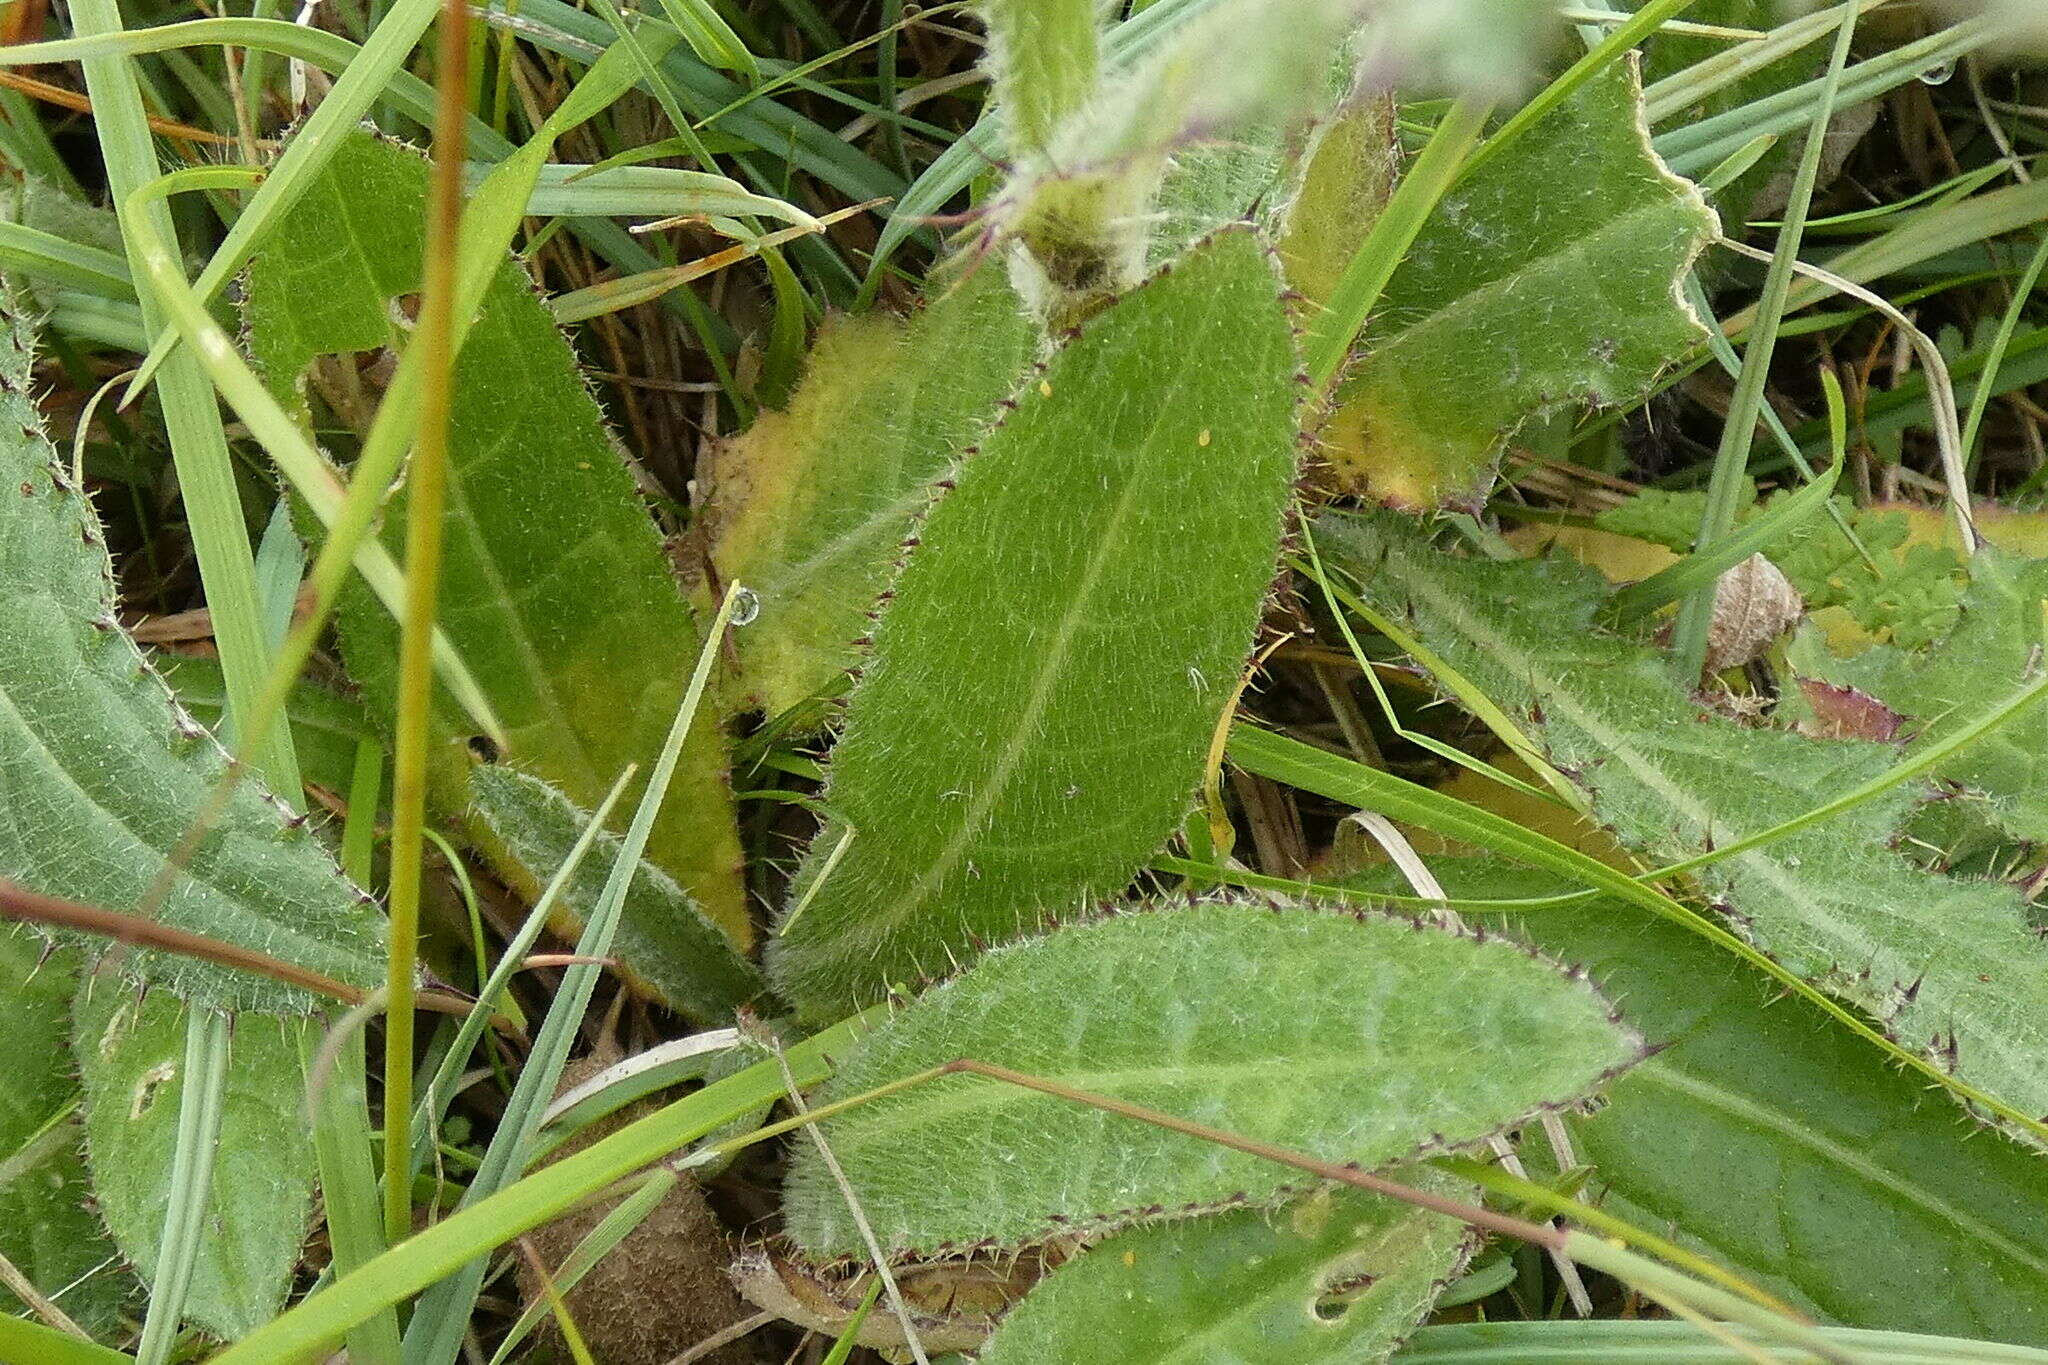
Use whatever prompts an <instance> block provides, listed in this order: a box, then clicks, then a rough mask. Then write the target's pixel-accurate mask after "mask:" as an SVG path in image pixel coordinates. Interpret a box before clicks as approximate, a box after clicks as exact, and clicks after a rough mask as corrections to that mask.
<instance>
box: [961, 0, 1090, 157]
mask: <svg viewBox="0 0 2048 1365" xmlns="http://www.w3.org/2000/svg"><path fill="white" fill-rule="evenodd" d="M978 8H979V9H980V10H981V13H982V17H983V19H984V20H985V21H986V22H987V24H988V37H989V45H988V68H989V75H990V77H991V78H992V79H993V80H994V81H995V87H996V103H997V107H998V109H999V110H1000V112H1001V114H1002V119H1003V129H1004V132H1005V134H1006V136H1007V138H1008V140H1009V144H1010V147H1011V148H1012V149H1013V150H1014V151H1015V152H1017V153H1025V152H1037V151H1042V150H1044V148H1045V145H1046V143H1047V142H1048V141H1049V140H1050V139H1051V137H1052V134H1053V131H1054V130H1055V129H1056V128H1058V127H1059V126H1060V124H1061V123H1062V122H1063V121H1064V120H1066V119H1067V118H1068V117H1069V116H1071V115H1072V114H1073V113H1074V111H1075V110H1077V109H1079V108H1080V107H1081V106H1082V105H1083V104H1086V103H1087V102H1088V98H1089V96H1091V95H1093V94H1094V93H1095V79H1096V71H1097V67H1098V65H1099V63H1100V47H1101V25H1102V17H1103V16H1102V10H1103V8H1104V7H1103V5H1102V3H1101V0H981V4H980V5H979V6H978Z"/></svg>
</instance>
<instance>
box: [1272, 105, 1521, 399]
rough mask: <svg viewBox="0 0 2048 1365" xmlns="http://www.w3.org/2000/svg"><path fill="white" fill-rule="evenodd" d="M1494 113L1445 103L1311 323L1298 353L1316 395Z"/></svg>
mask: <svg viewBox="0 0 2048 1365" xmlns="http://www.w3.org/2000/svg"><path fill="white" fill-rule="evenodd" d="M1492 109H1493V106H1492V105H1491V104H1490V103H1487V102H1485V101H1480V100H1469V99H1467V100H1459V101H1458V102H1457V103H1456V104H1454V105H1452V106H1451V108H1450V112H1449V113H1447V114H1445V115H1444V119H1443V122H1442V123H1439V124H1438V125H1437V128H1436V133H1435V135H1434V136H1432V137H1431V138H1430V140H1429V145H1428V146H1426V147H1424V148H1423V149H1422V155H1421V156H1419V157H1417V158H1416V160H1415V164H1414V165H1413V166H1412V167H1410V168H1409V170H1408V173H1407V174H1406V175H1405V176H1403V177H1402V178H1401V186H1400V188H1399V189H1397V190H1395V191H1394V197H1393V198H1392V199H1390V200H1388V201H1387V207H1386V209H1385V211H1384V212H1382V213H1381V214H1380V216H1379V221H1378V222H1376V223H1374V224H1373V227H1372V231H1371V232H1370V233H1368V234H1366V238H1365V240H1364V241H1363V242H1361V243H1360V244H1359V247H1358V250H1357V252H1356V253H1355V254H1353V256H1352V257H1351V263H1350V264H1349V265H1347V266H1346V267H1345V268H1344V276H1343V278H1342V279H1340V280H1338V282H1337V288H1336V289H1335V290H1334V291H1333V292H1332V293H1331V296H1330V301H1329V303H1328V305H1327V306H1326V307H1324V308H1323V310H1322V311H1321V312H1319V313H1317V314H1315V316H1314V317H1312V318H1310V319H1309V324H1308V337H1307V339H1306V342H1305V347H1304V349H1305V353H1306V355H1307V359H1308V376H1309V382H1310V384H1311V385H1312V386H1313V388H1314V390H1315V392H1317V393H1323V392H1326V391H1327V390H1328V389H1329V387H1330V385H1331V384H1332V383H1333V382H1335V380H1336V378H1337V375H1338V373H1339V372H1340V371H1341V370H1342V369H1343V368H1344V362H1345V360H1346V358H1348V357H1349V356H1350V354H1351V345H1352V343H1353V342H1354V341H1356V340H1357V339H1358V334H1359V333H1360V332H1362V331H1363V330H1365V324H1366V321H1367V319H1368V318H1369V317H1370V316H1371V315H1372V310H1373V309H1374V308H1375V307H1376V306H1378V304H1379V301H1380V294H1381V293H1382V292H1383V291H1385V289H1386V287H1387V281H1388V280H1390V279H1392V278H1393V277H1394V271H1395V270H1396V269H1398V268H1399V267H1400V264H1401V258H1402V257H1404V256H1406V255H1407V254H1408V248H1409V247H1411V246H1413V245H1414V244H1415V238H1416V236H1417V235H1418V234H1419V233H1420V232H1421V231H1422V225H1423V224H1424V223H1426V222H1428V221H1429V216H1430V215H1431V214H1432V213H1434V212H1436V206H1437V204H1438V203H1439V202H1440V201H1441V200H1442V199H1443V197H1444V194H1445V193H1446V192H1447V191H1448V190H1449V189H1450V187H1451V186H1452V184H1453V183H1455V182H1456V181H1457V179H1458V173H1459V169H1460V168H1461V167H1462V166H1463V165H1464V164H1465V158H1466V157H1467V156H1469V155H1470V154H1471V152H1472V149H1473V147H1474V146H1475V145H1477V143H1478V141H1479V135H1480V133H1481V132H1482V131H1483V130H1484V129H1485V127H1486V118H1487V115H1488V114H1489V113H1491V112H1492Z"/></svg>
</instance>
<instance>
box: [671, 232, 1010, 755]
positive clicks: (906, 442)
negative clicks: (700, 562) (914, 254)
mask: <svg viewBox="0 0 2048 1365" xmlns="http://www.w3.org/2000/svg"><path fill="white" fill-rule="evenodd" d="M1035 335H1036V328H1034V327H1033V326H1032V325H1031V324H1030V322H1029V321H1028V320H1027V319H1026V318H1025V316H1024V312H1023V309H1022V306H1021V305H1020V304H1019V303H1018V301H1017V297H1016V294H1015V293H1014V292H1013V291H1012V290H1011V289H1010V286H1009V283H1008V281H1007V280H1006V279H1005V278H1004V277H1003V271H1002V268H1001V266H1000V265H999V264H998V263H997V262H995V261H992V260H989V261H983V262H981V263H980V265H979V266H978V267H974V268H972V273H970V274H968V275H967V276H966V278H964V279H962V280H961V281H960V282H959V283H958V284H956V285H954V286H953V287H952V288H950V289H945V290H943V291H942V292H940V293H939V294H938V296H937V297H936V298H934V299H932V301H931V302H930V303H928V304H927V305H926V306H925V308H924V310H923V311H922V312H921V313H919V314H918V315H917V316H916V317H915V318H913V319H911V321H910V322H909V323H908V324H907V325H904V324H899V323H898V322H896V321H895V320H894V319H892V318H889V317H887V316H883V315H875V314H870V315H867V316H859V317H840V318H835V319H833V320H832V321H830V322H828V323H827V324H826V325H825V328H824V330H823V331H822V332H821V333H820V334H819V336H818V339H817V341H816V342H815V343H814V344H813V346H812V348H811V356H810V361H809V364H808V368H807V370H806V372H805V376H804V382H803V384H802V385H801V387H799V388H798V389H797V391H796V394H795V397H794V399H793V400H792V402H791V403H790V405H789V408H788V409H787V410H786V411H783V412H777V413H764V414H762V416H761V417H760V418H759V419H757V420H756V421H755V423H754V425H753V426H752V427H750V428H748V429H747V431H746V432H745V434H743V435H741V436H738V437H735V438H734V439H733V440H731V441H728V442H726V443H724V444H723V445H722V446H720V447H719V448H718V449H717V450H716V451H715V452H714V454H713V455H712V459H711V467H710V470H709V472H708V474H707V476H706V478H705V482H706V483H707V484H708V485H709V487H710V489H711V494H710V498H709V501H708V502H707V504H706V507H705V510H704V513H703V515H702V518H701V522H700V524H701V525H704V526H707V527H709V528H710V535H711V561H712V564H713V565H714V566H715V567H716V569H717V570H718V573H719V576H720V577H721V578H722V579H724V580H725V581H726V582H739V583H744V584H745V585H746V586H747V587H749V588H751V589H753V591H754V594H755V596H756V597H757V598H759V600H760V614H759V616H758V617H757V619H756V620H755V621H754V622H753V623H752V624H750V625H749V626H747V627H746V629H744V630H741V631H738V632H736V633H735V634H734V635H733V648H734V650H735V651H736V653H737V655H738V658H739V662H740V668H741V671H742V677H741V686H742V687H743V688H744V689H745V691H746V693H747V695H748V697H749V699H751V700H755V701H758V702H759V703H760V704H762V705H765V706H766V707H767V709H768V711H769V713H770V714H771V715H772V714H777V713H780V712H783V711H786V710H788V709H789V708H790V707H792V706H795V705H797V704H798V703H800V702H802V701H803V700H804V699H805V698H807V697H810V696H812V695H814V694H816V693H818V692H821V691H823V690H825V689H827V688H828V687H830V686H832V685H833V684H834V683H835V682H837V681H838V680H839V678H840V677H841V675H842V674H844V672H845V671H846V670H847V669H849V668H851V667H852V666H853V664H854V662H855V661H856V659H857V658H858V653H859V652H858V651H857V650H856V649H855V647H854V641H855V640H857V639H859V638H860V637H861V635H862V634H864V633H865V632H866V629H867V613H868V611H869V610H870V609H872V608H873V606H874V605H875V599H876V598H877V597H879V596H880V595H881V592H882V589H883V588H884V587H886V586H887V584H888V581H889V575H890V574H891V573H892V572H893V571H894V569H895V565H896V561H897V559H898V557H899V556H900V554H901V548H900V547H901V545H902V542H903V537H904V536H905V535H906V534H908V533H909V530H910V526H911V523H912V521H913V520H914V519H915V518H916V516H917V513H918V512H919V510H920V509H922V508H923V507H924V506H925V504H926V503H927V501H929V499H930V496H931V494H930V491H929V489H930V486H931V481H932V480H933V479H935V478H937V477H938V476H939V475H940V474H941V473H942V472H943V471H944V470H945V469H946V467H947V466H948V465H950V464H951V463H952V462H953V460H954V459H955V458H956V457H957V456H958V455H959V453H960V450H961V448H962V447H964V446H966V445H968V444H969V443H970V442H972V441H973V440H974V439H975V437H976V436H977V435H979V434H980V433H981V432H982V430H983V429H984V428H986V427H987V425H988V424H989V423H990V422H991V421H992V420H993V419H994V418H995V417H996V416H997V415H998V408H997V404H999V403H1000V402H1001V401H1002V400H1003V399H1004V398H1006V397H1008V396H1009V395H1010V393H1011V392H1013V391H1014V390H1015V388H1016V387H1017V382H1018V377H1019V376H1020V375H1021V374H1022V373H1023V371H1024V368H1025V366H1026V365H1027V363H1028V362H1029V360H1030V358H1031V349H1032V345H1033V342H1034V339H1035Z"/></svg>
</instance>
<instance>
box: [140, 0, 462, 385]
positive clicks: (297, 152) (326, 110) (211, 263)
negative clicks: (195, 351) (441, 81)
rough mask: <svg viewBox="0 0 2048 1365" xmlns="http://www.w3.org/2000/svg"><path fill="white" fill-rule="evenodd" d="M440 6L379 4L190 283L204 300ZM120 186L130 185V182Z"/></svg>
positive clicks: (150, 370) (144, 374) (313, 171)
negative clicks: (378, 17) (363, 36)
mask: <svg viewBox="0 0 2048 1365" xmlns="http://www.w3.org/2000/svg"><path fill="white" fill-rule="evenodd" d="M440 8H441V6H440V0H394V3H393V4H392V6H391V8H390V9H389V10H387V11H385V14H384V18H383V21H382V22H381V23H379V24H378V25H377V28H376V30H375V31H374V32H372V33H371V34H370V37H369V40H368V41H367V42H365V43H364V44H363V48H362V51H361V52H360V53H359V54H358V55H357V56H356V58H355V60H353V61H351V62H350V63H349V64H348V66H347V68H346V69H345V70H343V71H342V73H341V75H340V77H339V78H338V79H336V81H335V82H334V88H333V89H331V90H329V91H328V92H327V93H326V95H324V96H322V97H321V100H320V103H319V104H318V105H316V106H315V107H314V109H313V112H312V113H311V114H309V115H307V116H306V120H305V122H304V123H302V124H301V125H300V126H299V130H298V132H297V134H296V135H294V136H293V138H292V140H291V143H290V145H289V146H287V147H286V148H285V151H284V155H282V156H280V157H279V158H278V160H277V164H276V165H275V166H272V167H271V168H270V172H269V174H268V175H266V176H265V177H264V180H263V184H262V185H261V186H260V187H259V188H258V189H257V191H256V194H255V196H254V197H253V198H251V199H250V200H249V202H248V203H247V204H246V205H244V206H243V209H242V213H241V216H240V217H238V218H236V219H235V222H234V225H233V226H232V227H230V228H229V229H228V235H227V236H226V237H225V238H224V239H222V241H221V244H220V245H219V246H218V247H216V248H215V249H214V253H213V256H212V257H211V258H210V259H209V260H208V261H207V263H206V268H205V269H204V270H202V271H201V272H200V275H199V279H198V282H197V283H196V285H195V286H194V292H196V293H197V294H198V296H199V299H200V301H201V302H202V303H204V302H206V301H208V300H210V299H212V298H213V296H214V295H215V294H217V293H219V292H220V289H221V286H222V285H224V284H226V283H227V282H228V279H229V278H230V277H231V276H233V275H234V274H235V272H236V271H238V270H240V269H241V268H242V267H243V266H244V265H246V264H247V263H248V260H249V257H250V256H251V255H253V254H254V253H255V251H256V248H257V246H258V245H259V244H260V243H261V241H262V237H263V234H264V233H265V232H267V231H269V230H270V228H271V227H272V226H273V225H274V224H275V223H276V221H277V220H278V219H279V218H280V217H281V216H283V214H284V213H285V212H286V211H287V210H289V209H290V208H291V206H292V205H293V204H294V203H296V202H298V198H299V196H300V195H302V194H304V193H305V192H306V190H307V189H308V188H309V187H310V186H311V185H312V184H313V183H314V181H315V180H316V179H317V178H318V177H319V175H320V172H321V171H322V170H323V169H325V167H326V165H327V161H328V158H330V157H331V156H333V155H334V152H335V149H336V148H338V147H339V146H340V145H341V144H342V141H343V140H344V139H345V138H347V137H348V136H349V135H350V134H351V133H353V132H354V131H355V128H356V125H357V124H358V123H360V122H361V121H362V118H363V115H364V114H366V113H368V112H369V108H370V105H371V104H373V103H374V102H375V101H376V100H377V99H378V97H379V96H380V95H381V94H382V93H383V90H384V87H385V86H386V85H387V84H389V83H390V80H391V77H392V76H393V75H394V74H395V73H396V72H397V71H398V70H399V69H400V68H401V67H402V66H404V65H405V62H406V60H407V59H408V58H409V57H411V55H412V52H413V49H414V48H415V47H416V46H418V44H419V40H420V37H421V35H423V34H424V33H425V32H426V31H427V26H428V25H429V24H431V23H432V22H433V21H434V16H435V15H436V14H437V13H439V12H440ZM251 22H259V21H254V20H252V21H251ZM126 189H129V190H132V189H133V186H129V187H126ZM125 192H126V190H124V193H125ZM175 344H176V337H175V336H173V335H171V334H166V335H165V336H164V337H163V339H161V340H159V341H158V342H157V344H156V345H155V346H154V347H152V348H151V350H150V353H149V355H148V356H147V357H145V358H144V360H143V362H142V368H141V370H140V371H139V372H138V373H137V375H136V377H135V380H134V382H133V383H132V384H131V385H130V387H129V395H130V396H131V397H132V396H133V395H134V394H135V393H137V392H139V391H140V389H141V387H142V385H144V384H146V383H148V382H149V380H150V378H151V376H152V375H154V373H155V372H156V369H157V367H158V366H159V365H161V364H163V362H164V357H165V356H166V355H167V354H168V353H169V352H170V350H171V348H172V347H173V346H174V345H175Z"/></svg>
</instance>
